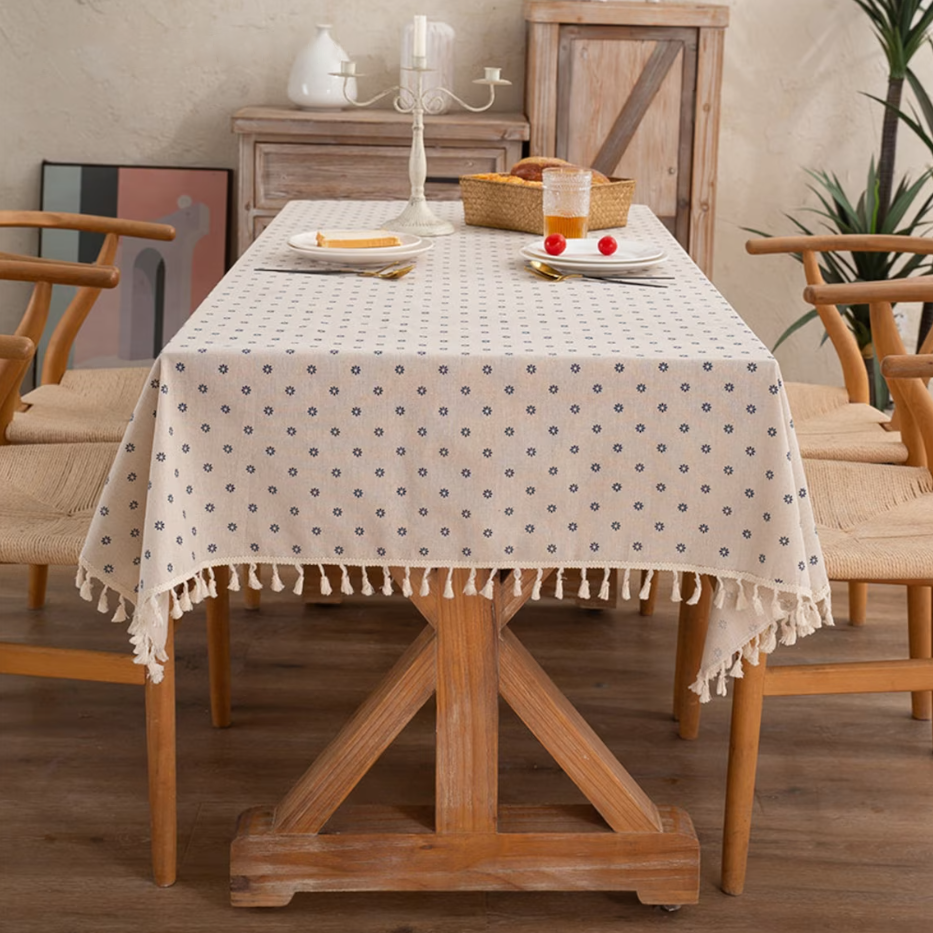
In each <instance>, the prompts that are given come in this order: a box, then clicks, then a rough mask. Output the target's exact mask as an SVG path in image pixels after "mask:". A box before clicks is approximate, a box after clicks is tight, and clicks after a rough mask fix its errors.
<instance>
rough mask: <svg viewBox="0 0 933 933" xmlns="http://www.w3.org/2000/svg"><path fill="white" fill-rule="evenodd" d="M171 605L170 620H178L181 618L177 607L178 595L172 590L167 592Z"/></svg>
mask: <svg viewBox="0 0 933 933" xmlns="http://www.w3.org/2000/svg"><path fill="white" fill-rule="evenodd" d="M169 595H170V597H171V603H172V618H173V619H180V618H181V617H182V611H181V606H179V605H178V594H177V593H176V592H175V591H174V590H169Z"/></svg>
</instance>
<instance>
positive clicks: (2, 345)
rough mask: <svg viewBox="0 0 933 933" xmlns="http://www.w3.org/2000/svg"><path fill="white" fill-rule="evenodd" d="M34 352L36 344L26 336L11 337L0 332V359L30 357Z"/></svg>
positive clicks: (28, 358)
mask: <svg viewBox="0 0 933 933" xmlns="http://www.w3.org/2000/svg"><path fill="white" fill-rule="evenodd" d="M35 352H36V345H35V344H34V343H33V342H32V341H31V340H30V339H29V338H28V337H13V336H11V335H9V334H0V360H19V361H20V362H22V361H23V360H30V359H32V355H33V353H35Z"/></svg>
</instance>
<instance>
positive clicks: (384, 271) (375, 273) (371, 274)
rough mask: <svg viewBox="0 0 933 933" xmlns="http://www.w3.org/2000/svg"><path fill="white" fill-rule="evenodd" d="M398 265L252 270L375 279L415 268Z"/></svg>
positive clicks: (389, 276)
mask: <svg viewBox="0 0 933 933" xmlns="http://www.w3.org/2000/svg"><path fill="white" fill-rule="evenodd" d="M396 266H398V261H396V262H392V263H389V265H387V266H383V267H382V268H381V269H372V270H364V269H253V272H286V273H290V274H294V275H361V276H363V277H364V278H375V279H400V278H401V277H402V276H403V275H408V273H409V272H411V270H412V269H414V268H415V264H414V263H411V264H410V265H407V266H402V267H401V268H395V267H396Z"/></svg>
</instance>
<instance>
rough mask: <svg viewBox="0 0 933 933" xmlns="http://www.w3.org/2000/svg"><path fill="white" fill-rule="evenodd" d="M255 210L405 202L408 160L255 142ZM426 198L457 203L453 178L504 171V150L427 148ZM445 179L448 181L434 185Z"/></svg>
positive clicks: (399, 153)
mask: <svg viewBox="0 0 933 933" xmlns="http://www.w3.org/2000/svg"><path fill="white" fill-rule="evenodd" d="M255 152H256V167H255V175H254V177H255V180H256V191H255V206H256V208H257V209H258V210H268V209H273V210H281V208H283V207H284V206H285V205H286V203H288V202H289V201H292V200H296V199H316V200H321V199H325V198H360V199H363V200H378V199H383V198H385V199H400V200H403V201H404V200H406V199H407V198H408V195H409V192H410V184H409V180H408V158H409V152H410V150H409V149H408V148H403V147H401V146H327V145H322V146H316V145H308V144H301V143H257V144H256V150H255ZM426 155H427V160H428V181H427V184H426V185H425V194H426V196H427V197H428V198H437V199H440V200H456V199H457V198H458V197H459V196H460V193H459V188H458V184H457V179H458V178H459V177H460V176H461V175H470V174H473V173H475V172H501V171H505V170H506V151H505V149H504V148H502V149H448V148H443V149H441V148H427V149H426ZM432 179H446V181H439V180H432Z"/></svg>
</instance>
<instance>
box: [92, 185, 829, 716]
mask: <svg viewBox="0 0 933 933" xmlns="http://www.w3.org/2000/svg"><path fill="white" fill-rule="evenodd" d="M399 208H400V205H399V204H395V203H386V202H347V201H318V202H292V203H290V204H288V205H287V206H286V208H285V209H284V210H283V211H282V212H281V213H280V214H279V215H278V216H277V217H276V219H275V220H274V221H273V222H272V223H271V224H270V226H269V227H268V229H267V230H266V231H265V233H264V234H263V235H262V236H261V237H260V238H259V239H258V240H257V241H256V242H255V243H254V244H253V245H252V246H251V247H250V249H249V250H248V251H247V252H246V253H245V254H244V255H243V256H242V257H241V259H240V260H239V262H237V264H236V265H235V266H234V267H233V269H232V270H231V271H230V272H229V273H228V274H227V275H226V277H225V278H224V279H223V280H222V281H221V282H220V284H219V285H218V286H217V287H216V288H215V289H214V290H213V291H212V293H211V294H210V296H209V297H208V298H207V299H206V300H205V301H204V303H203V304H202V305H201V307H200V308H199V309H198V310H197V311H196V313H195V314H194V315H193V316H192V317H191V318H190V320H189V321H188V322H187V324H186V325H185V326H184V327H183V328H182V329H181V330H180V331H179V333H178V334H177V335H176V336H175V337H174V339H173V340H172V341H171V343H170V344H169V345H168V346H167V347H166V348H165V349H164V350H163V352H162V354H161V355H160V357H159V358H158V359H157V360H156V362H155V365H154V366H153V368H152V373H151V378H150V381H149V384H148V388H147V389H146V390H145V391H144V392H143V395H142V397H141V398H140V400H139V403H138V405H137V407H136V410H135V414H134V417H133V421H132V422H131V423H130V425H129V427H128V429H127V432H126V435H125V437H124V439H123V443H122V446H121V449H120V452H119V454H118V456H117V459H116V461H115V463H114V467H113V469H112V471H111V474H110V478H109V481H108V484H107V486H106V488H105V490H104V493H103V496H102V499H101V502H100V505H99V509H98V512H97V514H96V517H95V518H94V521H93V524H92V526H91V530H90V534H89V536H88V540H87V542H86V545H85V548H84V551H83V554H82V557H81V564H80V567H79V571H78V585H79V586H80V587H81V589H82V593H83V595H84V596H85V597H86V598H96V599H97V600H98V605H99V608H100V609H101V611H110V609H111V608H112V605H111V595H112V594H113V595H114V597H115V598H116V600H117V608H116V615H115V619H116V620H117V621H124V620H128V621H129V623H130V624H129V630H130V634H131V641H132V642H133V644H134V649H135V653H136V660H137V661H138V662H139V663H142V664H146V665H148V668H149V673H150V676H152V677H153V678H154V679H158V678H159V677H160V676H161V667H160V664H159V661H160V659H164V653H163V648H164V644H165V635H166V630H167V625H168V619H169V617H170V616H173V617H175V618H177V617H179V616H180V615H181V614H182V613H183V612H184V611H186V610H187V609H189V608H190V607H191V606H192V605H194V604H195V603H197V602H199V601H200V600H201V599H203V598H204V597H205V596H206V595H208V593H210V592H212V590H214V588H215V587H216V580H215V574H214V568H216V567H218V566H229V567H230V568H231V569H232V572H233V574H236V573H237V568H238V567H240V566H246V567H247V568H249V569H248V571H247V574H246V579H245V580H244V581H243V585H253V586H258V585H259V581H258V579H257V575H256V567H257V566H258V565H260V564H265V565H271V568H272V574H271V581H272V583H271V585H272V587H273V589H281V588H282V587H283V586H286V585H287V586H290V587H291V586H293V587H294V589H295V591H296V592H300V589H301V586H302V581H303V577H304V574H305V573H309V572H314V573H321V574H323V566H324V565H339V566H341V567H342V568H343V569H344V573H343V577H342V588H343V591H344V592H349V591H351V590H352V586H351V585H350V583H349V576H348V574H347V573H346V568H348V567H351V566H352V567H362V568H363V590H364V592H367V593H371V592H373V591H374V590H381V591H383V592H386V593H388V592H391V591H392V590H393V586H392V582H391V580H390V578H389V574H388V570H387V568H389V567H395V566H398V567H403V568H405V583H404V585H403V589H404V590H405V591H407V592H410V589H411V588H412V587H417V588H419V589H421V590H422V591H425V592H426V591H428V590H430V587H433V586H438V587H442V588H445V590H446V593H445V595H448V596H452V595H453V593H452V591H451V589H450V575H449V571H450V569H451V568H454V567H465V568H472V569H473V570H474V571H475V573H474V574H473V575H471V576H470V582H469V583H468V584H467V592H470V593H472V592H476V593H477V594H478V596H477V598H482V597H483V595H490V593H491V586H492V580H493V577H494V575H495V574H496V572H497V571H500V570H503V569H517V570H520V571H521V572H522V573H531V574H535V575H536V582H540V579H541V572H542V570H543V569H544V568H558V570H557V573H558V579H559V580H562V577H563V573H564V571H565V570H566V569H567V568H581V569H582V570H583V571H585V573H584V575H583V582H582V584H581V587H580V590H579V591H577V590H575V592H574V593H573V594H569V593H567V592H566V591H564V593H563V595H565V596H566V595H577V593H578V592H579V593H580V594H581V595H588V594H590V592H591V589H592V594H593V595H597V594H599V595H603V596H604V597H605V595H606V594H607V592H608V580H609V574H610V572H611V571H612V570H615V569H620V570H623V571H624V572H625V573H624V585H623V590H624V592H623V595H624V596H626V597H628V596H630V595H633V594H632V590H633V587H632V585H631V584H630V575H631V574H632V573H634V572H636V571H641V570H650V571H662V570H663V571H673V573H674V576H673V589H672V592H671V598H673V599H674V600H679V598H680V589H681V583H682V579H683V577H682V575H683V574H710V575H712V576H713V577H715V579H716V581H717V585H716V593H715V597H714V607H713V610H712V616H711V622H710V630H709V636H708V639H707V646H706V654H705V657H704V660H703V665H702V669H701V671H700V673H699V676H698V678H697V682H696V684H695V685H694V688H695V689H696V690H697V691H698V692H700V693H701V695H703V697H704V699H705V698H706V697H708V695H709V684H710V681H715V686H716V687H717V689H718V690H719V692H724V691H725V681H726V676H727V674H729V673H731V674H733V675H737V674H740V672H741V668H742V662H743V658H751V659H752V660H753V661H756V658H757V652H758V651H759V650H763V651H766V652H767V651H770V650H772V649H773V648H774V646H775V643H776V641H778V640H780V641H782V642H783V643H793V642H794V641H795V640H796V638H797V637H798V636H800V635H805V634H809V633H810V632H812V631H814V630H815V629H817V628H819V627H820V625H821V624H823V623H826V622H830V621H831V614H830V606H829V586H828V581H827V577H826V571H825V568H824V565H823V561H822V557H821V553H820V545H819V541H818V539H817V535H816V531H815V527H814V519H813V513H812V510H811V507H810V502H809V499H808V498H807V488H806V481H805V477H804V471H803V467H802V464H801V460H800V456H799V452H798V448H797V443H796V438H795V435H794V432H793V428H792V422H791V415H790V411H789V408H788V403H787V398H786V395H785V392H784V389H783V385H782V381H781V373H780V370H779V367H778V364H777V362H776V361H775V360H774V358H773V357H772V356H771V354H770V353H769V352H768V350H767V349H766V348H765V347H764V346H763V345H762V343H761V342H760V341H759V340H758V339H757V338H756V337H755V335H754V334H753V333H752V331H751V330H750V329H749V328H748V327H747V326H746V325H745V323H744V322H743V321H742V320H741V318H740V317H739V316H738V315H737V314H736V312H735V311H734V310H733V309H732V308H731V307H730V306H729V304H728V303H727V302H726V301H725V299H724V298H723V297H722V296H721V295H720V294H719V293H718V292H717V290H716V289H715V288H714V287H713V285H712V284H711V283H710V282H709V281H708V280H707V279H706V277H705V276H704V275H703V274H702V273H701V272H700V270H699V269H698V268H697V267H696V266H695V265H694V264H693V262H692V261H691V260H690V259H689V257H688V256H687V255H686V254H685V253H684V252H683V250H681V248H680V247H679V246H678V244H677V243H676V242H675V241H674V239H673V238H672V237H671V236H670V234H669V233H668V232H667V230H666V229H665V228H664V227H663V225H662V224H661V223H660V222H659V221H658V220H657V219H656V218H655V217H654V216H653V215H652V214H651V212H650V211H649V210H648V209H647V208H645V207H641V206H638V205H636V206H634V207H633V208H632V211H631V215H630V221H629V225H628V227H626V228H625V229H624V230H619V231H617V235H618V236H620V237H625V238H631V239H635V240H638V241H639V242H642V243H652V244H656V245H658V246H661V247H662V248H663V249H664V250H665V251H666V252H667V254H668V256H669V261H668V262H667V263H665V264H664V265H663V266H659V267H655V269H654V271H655V272H656V273H658V274H660V272H661V271H662V270H663V274H665V275H668V276H672V277H673V280H672V281H670V282H667V283H665V284H667V285H668V286H669V287H667V288H664V289H659V288H658V289H656V288H645V287H634V286H625V285H620V284H614V283H608V282H602V281H593V280H568V281H565V282H562V283H551V282H546V281H543V280H540V279H538V278H535V277H533V276H531V275H530V274H528V273H527V272H526V271H525V270H524V269H523V268H522V265H523V260H522V259H521V257H520V256H519V252H518V251H519V249H520V248H521V247H522V246H523V245H525V244H526V243H528V242H529V241H530V240H532V239H533V238H532V237H529V236H528V235H526V234H522V233H515V232H511V231H501V230H492V229H487V228H479V227H465V226H463V220H462V208H461V205H460V204H458V203H440V204H437V205H435V210H436V212H437V213H438V214H439V215H440V216H442V217H444V218H445V219H450V220H452V221H453V222H454V223H455V224H457V225H458V230H457V232H456V233H455V234H454V235H452V236H449V237H440V238H437V239H436V241H435V243H434V248H433V249H432V250H431V251H430V252H428V253H426V254H424V255H422V256H420V257H419V258H418V260H417V268H416V269H415V271H414V272H412V273H411V274H409V275H408V276H407V277H405V278H403V279H401V280H398V281H395V282H388V281H381V280H376V279H372V278H363V277H359V276H355V275H327V276H325V275H300V274H295V275H290V274H284V273H276V272H261V271H257V270H258V269H263V268H280V269H301V268H305V269H311V268H315V266H314V264H313V262H312V261H310V260H308V259H306V258H305V257H303V256H301V255H299V254H298V253H296V252H294V251H293V250H291V249H290V248H289V247H288V245H287V239H288V237H289V236H290V235H291V234H293V233H296V232H299V231H308V230H311V231H313V230H316V229H318V228H321V227H338V226H339V227H367V228H368V227H373V226H378V225H379V224H380V223H382V222H384V221H385V220H387V219H388V218H391V217H393V216H394V215H395V214H396V213H397V212H398V210H399ZM101 585H102V587H101V591H100V592H99V593H97V594H95V593H94V592H93V590H92V588H93V587H99V586H101ZM239 585H241V584H240V580H239V578H238V577H237V576H235V577H234V579H233V582H232V586H233V587H234V588H236V587H238V586H239ZM325 585H326V584H325ZM537 589H538V588H537V587H536V592H535V596H537V595H538V592H537ZM561 589H562V586H561V583H559V584H558V591H560V590H561ZM634 595H637V594H634ZM694 598H696V597H694ZM128 604H129V605H128ZM132 607H135V612H133V613H132V618H131V619H128V615H127V613H128V611H132Z"/></svg>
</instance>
